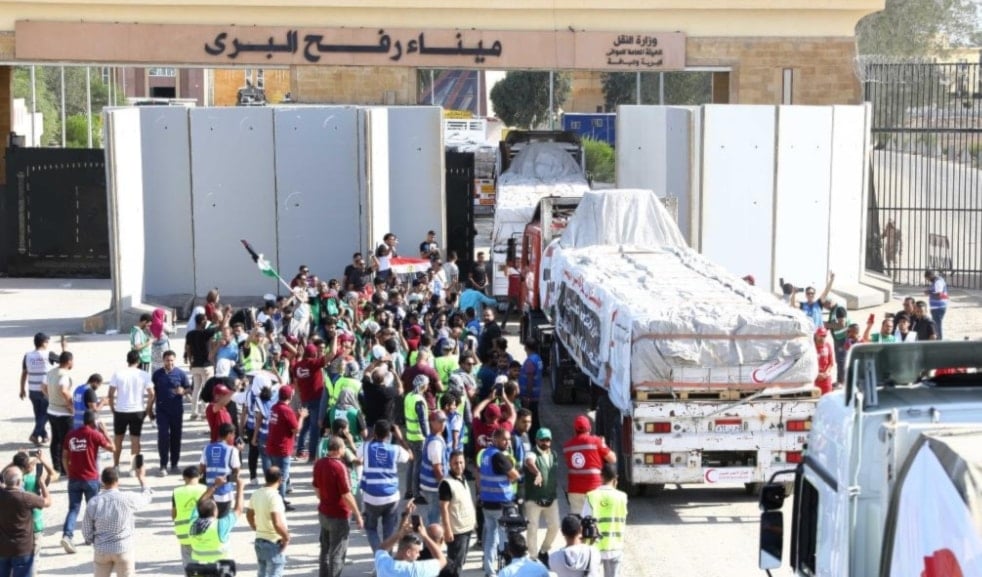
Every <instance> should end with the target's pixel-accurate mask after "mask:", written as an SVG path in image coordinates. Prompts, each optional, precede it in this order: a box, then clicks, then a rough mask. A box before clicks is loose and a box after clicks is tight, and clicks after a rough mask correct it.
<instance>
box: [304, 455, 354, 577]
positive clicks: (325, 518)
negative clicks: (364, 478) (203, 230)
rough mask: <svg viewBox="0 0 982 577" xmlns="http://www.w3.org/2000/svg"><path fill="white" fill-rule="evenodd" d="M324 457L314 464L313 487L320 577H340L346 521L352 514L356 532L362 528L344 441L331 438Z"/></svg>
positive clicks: (342, 567) (345, 536)
mask: <svg viewBox="0 0 982 577" xmlns="http://www.w3.org/2000/svg"><path fill="white" fill-rule="evenodd" d="M327 448H328V452H327V456H326V457H324V458H323V459H318V460H317V462H316V463H315V464H314V475H313V485H314V490H315V491H316V492H317V499H318V502H319V504H318V506H317V513H318V519H319V521H320V527H321V531H320V546H321V547H320V577H340V576H341V570H342V569H344V556H345V553H347V551H348V535H349V533H350V532H351V529H350V525H349V522H348V520H349V519H350V518H351V516H352V515H354V517H355V520H356V521H357V523H358V528H359V529H364V528H365V522H364V521H363V520H362V517H361V513H360V512H359V511H358V503H357V502H356V501H355V497H354V495H352V494H351V485H350V483H349V475H348V468H347V467H346V466H345V465H344V462H343V461H342V459H343V458H344V441H342V440H341V438H340V437H331V440H330V441H328V445H327Z"/></svg>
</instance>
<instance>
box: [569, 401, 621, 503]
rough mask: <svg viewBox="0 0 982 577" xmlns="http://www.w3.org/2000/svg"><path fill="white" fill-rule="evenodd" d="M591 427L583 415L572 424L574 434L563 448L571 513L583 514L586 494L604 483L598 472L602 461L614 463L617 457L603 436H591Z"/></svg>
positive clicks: (588, 420)
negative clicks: (580, 512)
mask: <svg viewBox="0 0 982 577" xmlns="http://www.w3.org/2000/svg"><path fill="white" fill-rule="evenodd" d="M590 426H591V425H590V419H589V418H588V417H587V416H586V415H580V416H578V417H576V419H575V420H574V421H573V431H575V432H576V435H575V436H574V437H573V438H572V439H570V440H569V441H566V444H565V445H563V455H564V456H565V457H566V469H567V471H568V477H567V480H568V497H569V510H570V511H582V510H583V502H584V501H585V500H586V494H587V493H589V492H590V491H592V490H594V489H596V488H597V487H599V486H600V485H602V484H603V479H601V477H600V469H601V468H602V467H603V464H604V461H606V462H608V463H616V462H617V455H616V454H614V452H613V451H611V450H610V447H608V446H607V443H606V442H604V440H603V437H597V436H594V435H591V434H590Z"/></svg>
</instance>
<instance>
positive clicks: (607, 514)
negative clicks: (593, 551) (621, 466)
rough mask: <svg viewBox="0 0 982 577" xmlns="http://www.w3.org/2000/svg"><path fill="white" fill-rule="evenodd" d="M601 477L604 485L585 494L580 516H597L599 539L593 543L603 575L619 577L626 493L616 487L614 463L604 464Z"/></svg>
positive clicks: (625, 518)
mask: <svg viewBox="0 0 982 577" xmlns="http://www.w3.org/2000/svg"><path fill="white" fill-rule="evenodd" d="M600 476H601V478H602V479H603V484H602V485H600V486H599V487H597V488H596V489H594V490H593V491H590V492H589V493H587V494H586V499H585V501H584V502H583V516H584V517H594V518H596V519H597V530H599V531H600V540H599V541H598V542H597V543H596V545H597V548H598V549H599V550H600V562H601V563H602V564H603V566H604V577H618V576H619V575H620V571H621V558H622V557H623V554H624V532H625V531H626V530H627V494H626V493H624V492H623V491H618V490H617V465H615V464H614V463H604V464H603V468H602V469H601V470H600Z"/></svg>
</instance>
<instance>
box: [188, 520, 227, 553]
mask: <svg viewBox="0 0 982 577" xmlns="http://www.w3.org/2000/svg"><path fill="white" fill-rule="evenodd" d="M190 539H191V559H193V560H194V562H195V563H214V562H215V561H220V560H222V559H224V558H225V557H226V555H225V544H224V543H222V540H221V538H219V536H218V519H214V520H212V522H211V524H210V525H208V528H207V529H205V531H204V532H203V533H199V534H197V535H191V537H190Z"/></svg>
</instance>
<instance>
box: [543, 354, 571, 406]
mask: <svg viewBox="0 0 982 577" xmlns="http://www.w3.org/2000/svg"><path fill="white" fill-rule="evenodd" d="M549 381H550V383H551V384H552V402H553V403H555V404H557V405H568V404H570V403H572V402H573V396H574V391H573V389H572V388H571V387H569V386H568V385H566V383H564V382H563V366H562V361H561V360H560V357H559V341H553V343H552V348H550V349H549Z"/></svg>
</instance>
